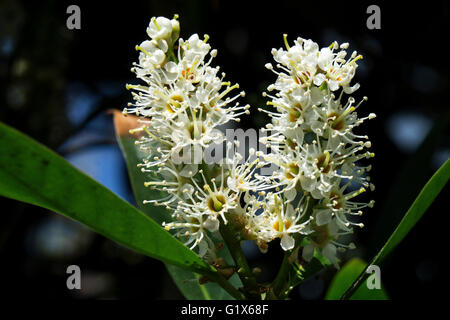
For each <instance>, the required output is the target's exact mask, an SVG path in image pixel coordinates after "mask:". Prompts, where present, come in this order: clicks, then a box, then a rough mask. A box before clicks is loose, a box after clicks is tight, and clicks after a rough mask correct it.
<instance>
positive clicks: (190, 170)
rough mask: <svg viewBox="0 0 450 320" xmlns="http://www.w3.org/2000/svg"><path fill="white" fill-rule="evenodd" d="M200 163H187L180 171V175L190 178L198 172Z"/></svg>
mask: <svg viewBox="0 0 450 320" xmlns="http://www.w3.org/2000/svg"><path fill="white" fill-rule="evenodd" d="M197 170H198V165H196V164H187V165H185V166H184V168H183V169H182V170H181V171H180V176H182V177H186V178H190V177H192V176H193V175H194V174H196V173H197Z"/></svg>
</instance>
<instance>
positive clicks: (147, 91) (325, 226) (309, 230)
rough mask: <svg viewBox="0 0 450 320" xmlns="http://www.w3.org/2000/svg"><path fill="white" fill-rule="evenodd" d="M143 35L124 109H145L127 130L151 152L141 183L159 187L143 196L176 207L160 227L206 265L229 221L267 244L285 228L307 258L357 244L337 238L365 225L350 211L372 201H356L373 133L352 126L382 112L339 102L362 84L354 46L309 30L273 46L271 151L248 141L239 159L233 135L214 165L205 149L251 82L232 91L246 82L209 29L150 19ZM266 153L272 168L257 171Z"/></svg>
mask: <svg viewBox="0 0 450 320" xmlns="http://www.w3.org/2000/svg"><path fill="white" fill-rule="evenodd" d="M147 33H148V36H149V37H150V39H149V40H145V41H144V42H142V43H141V44H140V45H138V46H136V49H137V50H138V51H139V62H138V63H135V64H134V67H133V69H132V71H133V72H134V73H135V74H136V77H137V78H138V79H140V80H141V81H142V82H143V84H141V85H127V88H128V89H132V95H133V100H134V102H133V103H129V104H128V107H127V108H125V109H124V114H131V113H132V114H136V115H137V116H139V117H140V118H139V121H140V124H141V125H140V127H138V128H136V129H133V130H132V132H134V133H139V134H140V138H139V139H138V140H137V141H136V144H137V145H138V146H139V148H140V150H141V151H142V152H143V153H144V154H145V158H144V160H143V162H142V163H139V164H138V167H140V168H141V170H142V172H143V173H144V174H145V175H146V177H147V178H148V181H146V182H145V186H146V187H150V188H152V189H155V190H159V191H162V192H163V193H164V196H163V197H162V198H159V199H150V200H145V201H144V203H152V204H155V205H162V206H164V207H166V208H167V209H168V210H169V211H170V213H171V217H168V219H167V221H166V222H164V223H163V226H164V227H165V228H166V229H167V230H173V232H174V235H175V236H177V237H179V238H181V239H183V241H184V242H185V244H186V245H188V246H189V247H190V248H191V249H194V248H197V249H196V250H198V253H199V255H200V256H202V257H203V258H204V259H205V260H207V261H209V262H211V263H212V262H214V261H215V260H216V258H217V255H216V247H217V246H216V243H215V242H214V241H213V240H214V239H219V240H220V239H221V234H220V227H221V225H222V224H223V225H228V224H229V223H230V225H231V226H232V227H233V230H234V231H236V232H237V233H239V234H240V238H239V239H246V240H254V241H255V242H256V243H257V245H258V247H259V248H260V250H261V251H262V252H266V251H267V249H268V244H269V243H270V242H271V241H273V240H274V239H277V238H278V239H280V243H281V247H282V248H283V249H284V250H286V251H288V250H291V249H294V248H299V246H300V245H301V247H302V257H303V259H305V260H308V261H309V260H311V258H312V257H313V255H314V251H315V250H317V251H318V252H320V253H321V254H322V255H323V256H325V257H327V258H328V259H329V260H330V261H331V262H332V263H336V262H337V255H336V253H337V250H338V249H345V248H353V247H354V245H353V244H352V243H351V244H349V245H345V244H343V243H340V242H339V238H340V237H341V236H342V235H345V234H349V233H352V232H353V227H354V226H361V227H362V224H361V223H358V222H355V221H354V220H353V219H352V216H355V215H361V214H362V209H363V208H365V207H367V206H372V205H373V201H370V202H369V203H361V202H356V201H354V200H353V198H354V197H355V196H357V195H359V194H360V193H362V192H364V191H365V190H366V188H371V189H373V185H372V184H371V183H370V178H369V177H368V176H367V172H369V171H370V166H362V165H361V164H360V160H361V159H363V158H370V157H373V156H374V154H373V153H371V152H369V151H366V149H368V148H370V146H371V143H370V141H369V140H368V137H367V136H361V135H357V134H356V133H355V132H354V129H355V128H356V127H358V126H359V125H360V124H362V123H363V122H364V121H365V120H366V119H371V118H374V117H375V115H374V114H369V115H368V116H367V117H364V118H359V117H358V115H357V113H356V110H357V108H358V107H359V106H360V104H361V102H360V103H358V104H355V100H354V99H353V98H352V97H348V98H347V99H345V100H344V94H351V93H353V92H354V91H355V90H357V89H358V87H359V85H358V84H355V85H351V80H352V78H353V76H354V75H355V71H356V68H357V66H358V65H357V64H356V62H357V61H358V60H359V59H361V56H360V55H357V53H356V52H354V53H353V54H352V55H351V57H350V58H349V59H346V51H345V49H347V48H348V44H342V45H341V46H338V44H337V43H333V44H331V45H330V46H329V47H327V48H322V49H319V46H318V45H317V44H316V43H315V42H313V41H311V40H304V39H302V38H298V39H297V40H296V41H295V42H294V45H293V46H292V47H290V46H289V44H288V42H287V39H286V36H285V38H284V40H285V46H286V50H285V49H281V48H280V49H278V50H276V49H273V50H272V54H273V57H274V59H275V61H276V62H277V69H276V70H275V69H274V68H273V66H272V64H267V65H266V67H267V68H268V69H269V70H272V71H273V72H275V73H276V75H277V79H276V82H275V83H274V84H271V85H270V86H269V87H268V92H269V93H264V94H263V95H264V96H266V97H269V98H270V101H269V102H268V103H267V104H268V105H270V106H272V107H273V110H270V111H269V110H263V109H260V111H264V112H267V113H268V114H269V116H270V117H271V118H272V122H271V123H270V124H268V125H267V126H266V128H265V129H264V130H265V131H266V132H267V133H268V134H267V135H266V137H265V138H262V139H261V141H260V142H262V143H264V144H266V145H267V147H268V148H270V150H271V152H270V153H269V154H265V155H263V154H262V153H261V152H259V151H255V150H254V149H250V150H249V154H250V158H251V159H249V160H248V161H246V162H243V161H242V160H243V155H241V154H239V153H238V152H237V151H236V150H237V149H238V148H239V142H235V141H233V142H226V143H225V146H226V154H227V157H226V158H225V161H224V162H223V163H221V164H212V165H210V164H207V163H206V161H205V158H204V157H205V152H204V151H205V150H206V149H207V148H208V146H210V145H211V144H217V143H222V142H224V140H225V138H224V135H223V134H222V133H221V131H220V130H219V129H218V127H219V126H221V125H224V124H225V123H227V122H229V121H236V122H238V121H239V117H240V116H241V115H243V114H249V108H250V106H249V105H245V106H241V105H239V103H238V102H236V100H237V99H238V98H239V97H243V96H244V92H239V93H237V94H235V95H233V96H231V97H229V96H228V95H229V93H230V92H232V91H233V90H235V89H238V88H239V85H238V84H234V85H232V84H231V83H230V82H227V81H225V80H224V78H225V74H224V73H222V74H220V75H219V67H213V66H212V65H211V63H212V60H213V58H214V57H215V56H216V55H217V50H211V46H210V45H209V44H208V43H207V41H208V36H207V35H205V36H204V38H203V39H201V38H200V37H199V36H198V35H197V34H194V35H192V36H190V37H189V38H188V39H187V40H183V39H181V38H179V33H180V26H179V23H178V21H177V16H175V17H174V19H172V20H169V19H167V18H164V17H158V18H152V19H151V21H150V23H149V26H148V28H147ZM277 70H278V71H277ZM336 95H337V96H338V97H337V98H336ZM366 99H367V98H364V99H363V100H366ZM268 163H272V164H275V165H276V166H277V169H276V171H274V172H273V174H272V175H271V176H262V175H260V174H259V169H260V168H262V167H263V166H265V165H266V164H268ZM355 184H356V185H359V186H358V188H357V189H356V190H354V186H355ZM352 188H353V189H352ZM350 189H352V190H353V191H350Z"/></svg>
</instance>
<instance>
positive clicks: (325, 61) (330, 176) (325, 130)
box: [249, 35, 375, 263]
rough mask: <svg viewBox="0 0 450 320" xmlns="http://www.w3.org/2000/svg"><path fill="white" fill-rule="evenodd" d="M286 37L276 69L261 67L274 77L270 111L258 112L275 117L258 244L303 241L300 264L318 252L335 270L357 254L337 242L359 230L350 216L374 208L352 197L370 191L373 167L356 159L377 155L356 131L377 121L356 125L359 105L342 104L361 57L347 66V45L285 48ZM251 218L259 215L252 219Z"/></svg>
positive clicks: (307, 43) (305, 43)
mask: <svg viewBox="0 0 450 320" xmlns="http://www.w3.org/2000/svg"><path fill="white" fill-rule="evenodd" d="M286 37H287V36H286V35H284V42H285V46H286V49H282V48H280V49H278V50H276V49H273V50H272V55H273V57H274V60H275V61H276V62H277V65H276V67H277V69H275V68H274V67H273V65H272V64H270V63H268V64H266V68H267V69H269V70H272V71H273V72H274V73H275V74H276V75H277V79H276V81H275V83H273V84H271V85H270V86H269V87H268V92H267V93H266V92H265V93H263V96H265V97H268V98H269V99H270V101H268V102H267V104H268V105H270V106H272V107H273V109H272V110H264V109H259V110H260V111H264V112H267V113H268V115H269V116H270V117H271V118H272V123H270V124H268V125H267V126H266V129H265V130H266V132H268V136H267V137H265V138H262V139H261V142H262V143H264V144H266V145H267V147H269V148H270V150H271V153H270V154H268V155H266V156H265V160H266V161H268V162H271V163H274V164H276V165H277V169H276V171H275V172H274V173H273V176H272V177H270V178H267V177H259V178H260V179H261V180H265V181H267V182H269V180H270V183H271V184H272V185H273V187H274V188H275V191H273V192H271V193H269V194H268V196H267V197H266V202H265V204H263V206H264V207H266V212H265V214H264V216H265V218H264V219H265V220H267V221H268V223H263V225H264V227H260V229H261V231H260V232H258V233H257V234H256V237H257V238H258V240H259V242H260V243H263V244H264V243H265V242H268V241H270V240H271V239H273V238H276V237H279V238H281V246H282V247H283V249H284V250H290V249H293V248H294V246H295V241H296V239H297V241H300V239H302V241H303V242H302V257H303V259H304V260H307V261H310V260H311V259H312V257H313V255H314V251H315V250H317V251H318V252H319V253H321V254H322V255H323V256H325V257H326V258H328V259H329V260H330V262H332V263H336V262H337V251H338V249H340V250H345V249H346V248H354V244H353V243H350V244H349V245H345V244H343V243H340V242H339V238H340V237H341V236H343V235H345V234H350V233H352V232H353V227H354V226H359V227H363V224H362V223H359V222H355V221H354V219H353V216H359V215H361V214H362V209H363V208H365V207H367V206H369V207H371V206H373V203H374V202H373V201H370V202H369V203H361V202H356V201H354V200H353V198H354V197H356V196H357V195H359V194H361V193H362V192H364V191H365V190H366V188H370V189H373V188H374V186H373V184H372V183H370V177H369V176H368V175H367V172H369V171H370V168H371V167H370V166H362V165H360V160H361V159H363V158H371V157H373V156H374V154H373V153H372V152H369V151H367V149H368V148H370V147H371V143H370V141H369V140H368V137H367V136H362V135H358V134H356V133H355V132H354V131H355V129H356V127H358V126H359V125H360V124H362V123H363V122H364V121H365V120H366V119H372V118H374V117H375V114H373V113H371V114H369V115H368V116H366V117H363V118H359V117H358V115H357V112H356V110H357V109H358V107H359V106H360V104H361V102H362V101H361V102H360V103H358V104H355V99H354V98H353V97H351V96H350V97H348V98H347V99H344V93H345V94H351V93H353V92H354V91H355V90H357V89H358V88H359V84H355V85H351V84H350V83H351V80H352V78H353V76H354V75H355V71H356V68H357V66H358V65H357V63H356V62H357V61H358V60H359V59H361V58H362V56H361V55H357V53H356V52H353V53H352V55H351V56H350V58H349V59H346V55H347V53H346V51H345V50H346V49H347V48H348V46H349V45H348V43H344V44H341V45H340V46H339V45H338V43H336V42H334V43H332V44H331V45H330V46H329V47H326V48H322V49H320V48H319V46H318V44H317V43H315V42H313V41H312V40H305V39H302V38H298V39H297V40H296V41H294V45H293V46H289V44H288V41H287V38H286ZM336 96H338V97H336ZM363 100H367V98H366V97H364V99H363ZM355 185H356V186H357V189H356V190H354V187H355ZM358 185H359V186H358ZM349 189H353V190H354V191H348V190H349ZM282 199H284V200H282ZM252 219H257V220H258V219H262V216H261V217H259V216H258V214H257V213H255V214H253V217H251V218H250V219H249V220H252ZM251 223H253V222H251ZM296 234H297V235H298V234H300V235H301V237H296V236H295V235H296ZM260 247H261V246H260Z"/></svg>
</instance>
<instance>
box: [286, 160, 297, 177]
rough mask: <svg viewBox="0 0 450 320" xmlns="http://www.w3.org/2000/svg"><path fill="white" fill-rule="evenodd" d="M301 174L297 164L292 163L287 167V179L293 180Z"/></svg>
mask: <svg viewBox="0 0 450 320" xmlns="http://www.w3.org/2000/svg"><path fill="white" fill-rule="evenodd" d="M299 172H300V168H299V167H298V165H296V164H295V163H291V164H289V166H288V167H287V170H286V178H288V180H292V179H294V178H295V177H296V176H297V175H298V173H299Z"/></svg>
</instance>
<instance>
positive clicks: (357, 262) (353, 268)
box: [325, 258, 389, 300]
mask: <svg viewBox="0 0 450 320" xmlns="http://www.w3.org/2000/svg"><path fill="white" fill-rule="evenodd" d="M366 267H367V263H366V262H364V261H362V260H361V259H358V258H354V259H352V260H350V261H349V262H347V263H346V264H345V265H344V266H343V267H342V268H341V269H340V270H339V271H338V272H337V273H336V275H335V276H334V278H333V280H332V281H331V284H330V286H329V287H328V291H327V293H326V295H325V299H326V300H338V299H339V298H340V297H341V295H342V294H343V293H344V291H345V288H348V287H349V286H350V285H351V284H352V283H353V282H354V281H355V280H356V278H357V277H358V276H359V275H360V274H361V272H363V271H364V270H365V269H366ZM387 299H389V298H388V295H387V294H386V291H385V290H384V289H383V287H381V289H372V290H370V289H369V288H367V285H365V284H364V285H362V286H360V287H359V288H358V289H357V290H356V291H355V293H353V295H352V296H351V297H350V300H387Z"/></svg>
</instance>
